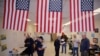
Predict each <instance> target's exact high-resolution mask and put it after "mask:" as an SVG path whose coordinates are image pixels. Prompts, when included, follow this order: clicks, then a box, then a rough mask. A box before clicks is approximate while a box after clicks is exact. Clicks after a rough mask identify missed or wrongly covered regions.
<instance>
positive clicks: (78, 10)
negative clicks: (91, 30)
mask: <svg viewBox="0 0 100 56" xmlns="http://www.w3.org/2000/svg"><path fill="white" fill-rule="evenodd" d="M77 16H78V18H77V19H78V32H79V31H80V17H79V1H78V0H77Z"/></svg>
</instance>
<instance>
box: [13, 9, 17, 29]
mask: <svg viewBox="0 0 100 56" xmlns="http://www.w3.org/2000/svg"><path fill="white" fill-rule="evenodd" d="M16 15H17V10H16V11H15V15H14V18H15V19H14V24H13V30H14V29H15V23H16Z"/></svg>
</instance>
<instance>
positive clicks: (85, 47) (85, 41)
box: [80, 38, 90, 52]
mask: <svg viewBox="0 0 100 56" xmlns="http://www.w3.org/2000/svg"><path fill="white" fill-rule="evenodd" d="M89 47H90V42H89V39H87V38H85V39H82V40H81V45H80V51H81V52H83V51H87V50H88V49H89Z"/></svg>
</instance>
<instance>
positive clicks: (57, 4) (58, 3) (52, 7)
mask: <svg viewBox="0 0 100 56" xmlns="http://www.w3.org/2000/svg"><path fill="white" fill-rule="evenodd" d="M49 11H50V12H61V11H62V0H49Z"/></svg>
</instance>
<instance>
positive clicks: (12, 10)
mask: <svg viewBox="0 0 100 56" xmlns="http://www.w3.org/2000/svg"><path fill="white" fill-rule="evenodd" d="M29 4H30V0H4V18H3V28H4V29H8V30H16V31H25V30H26V25H27V21H26V20H27V18H28V14H29Z"/></svg>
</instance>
